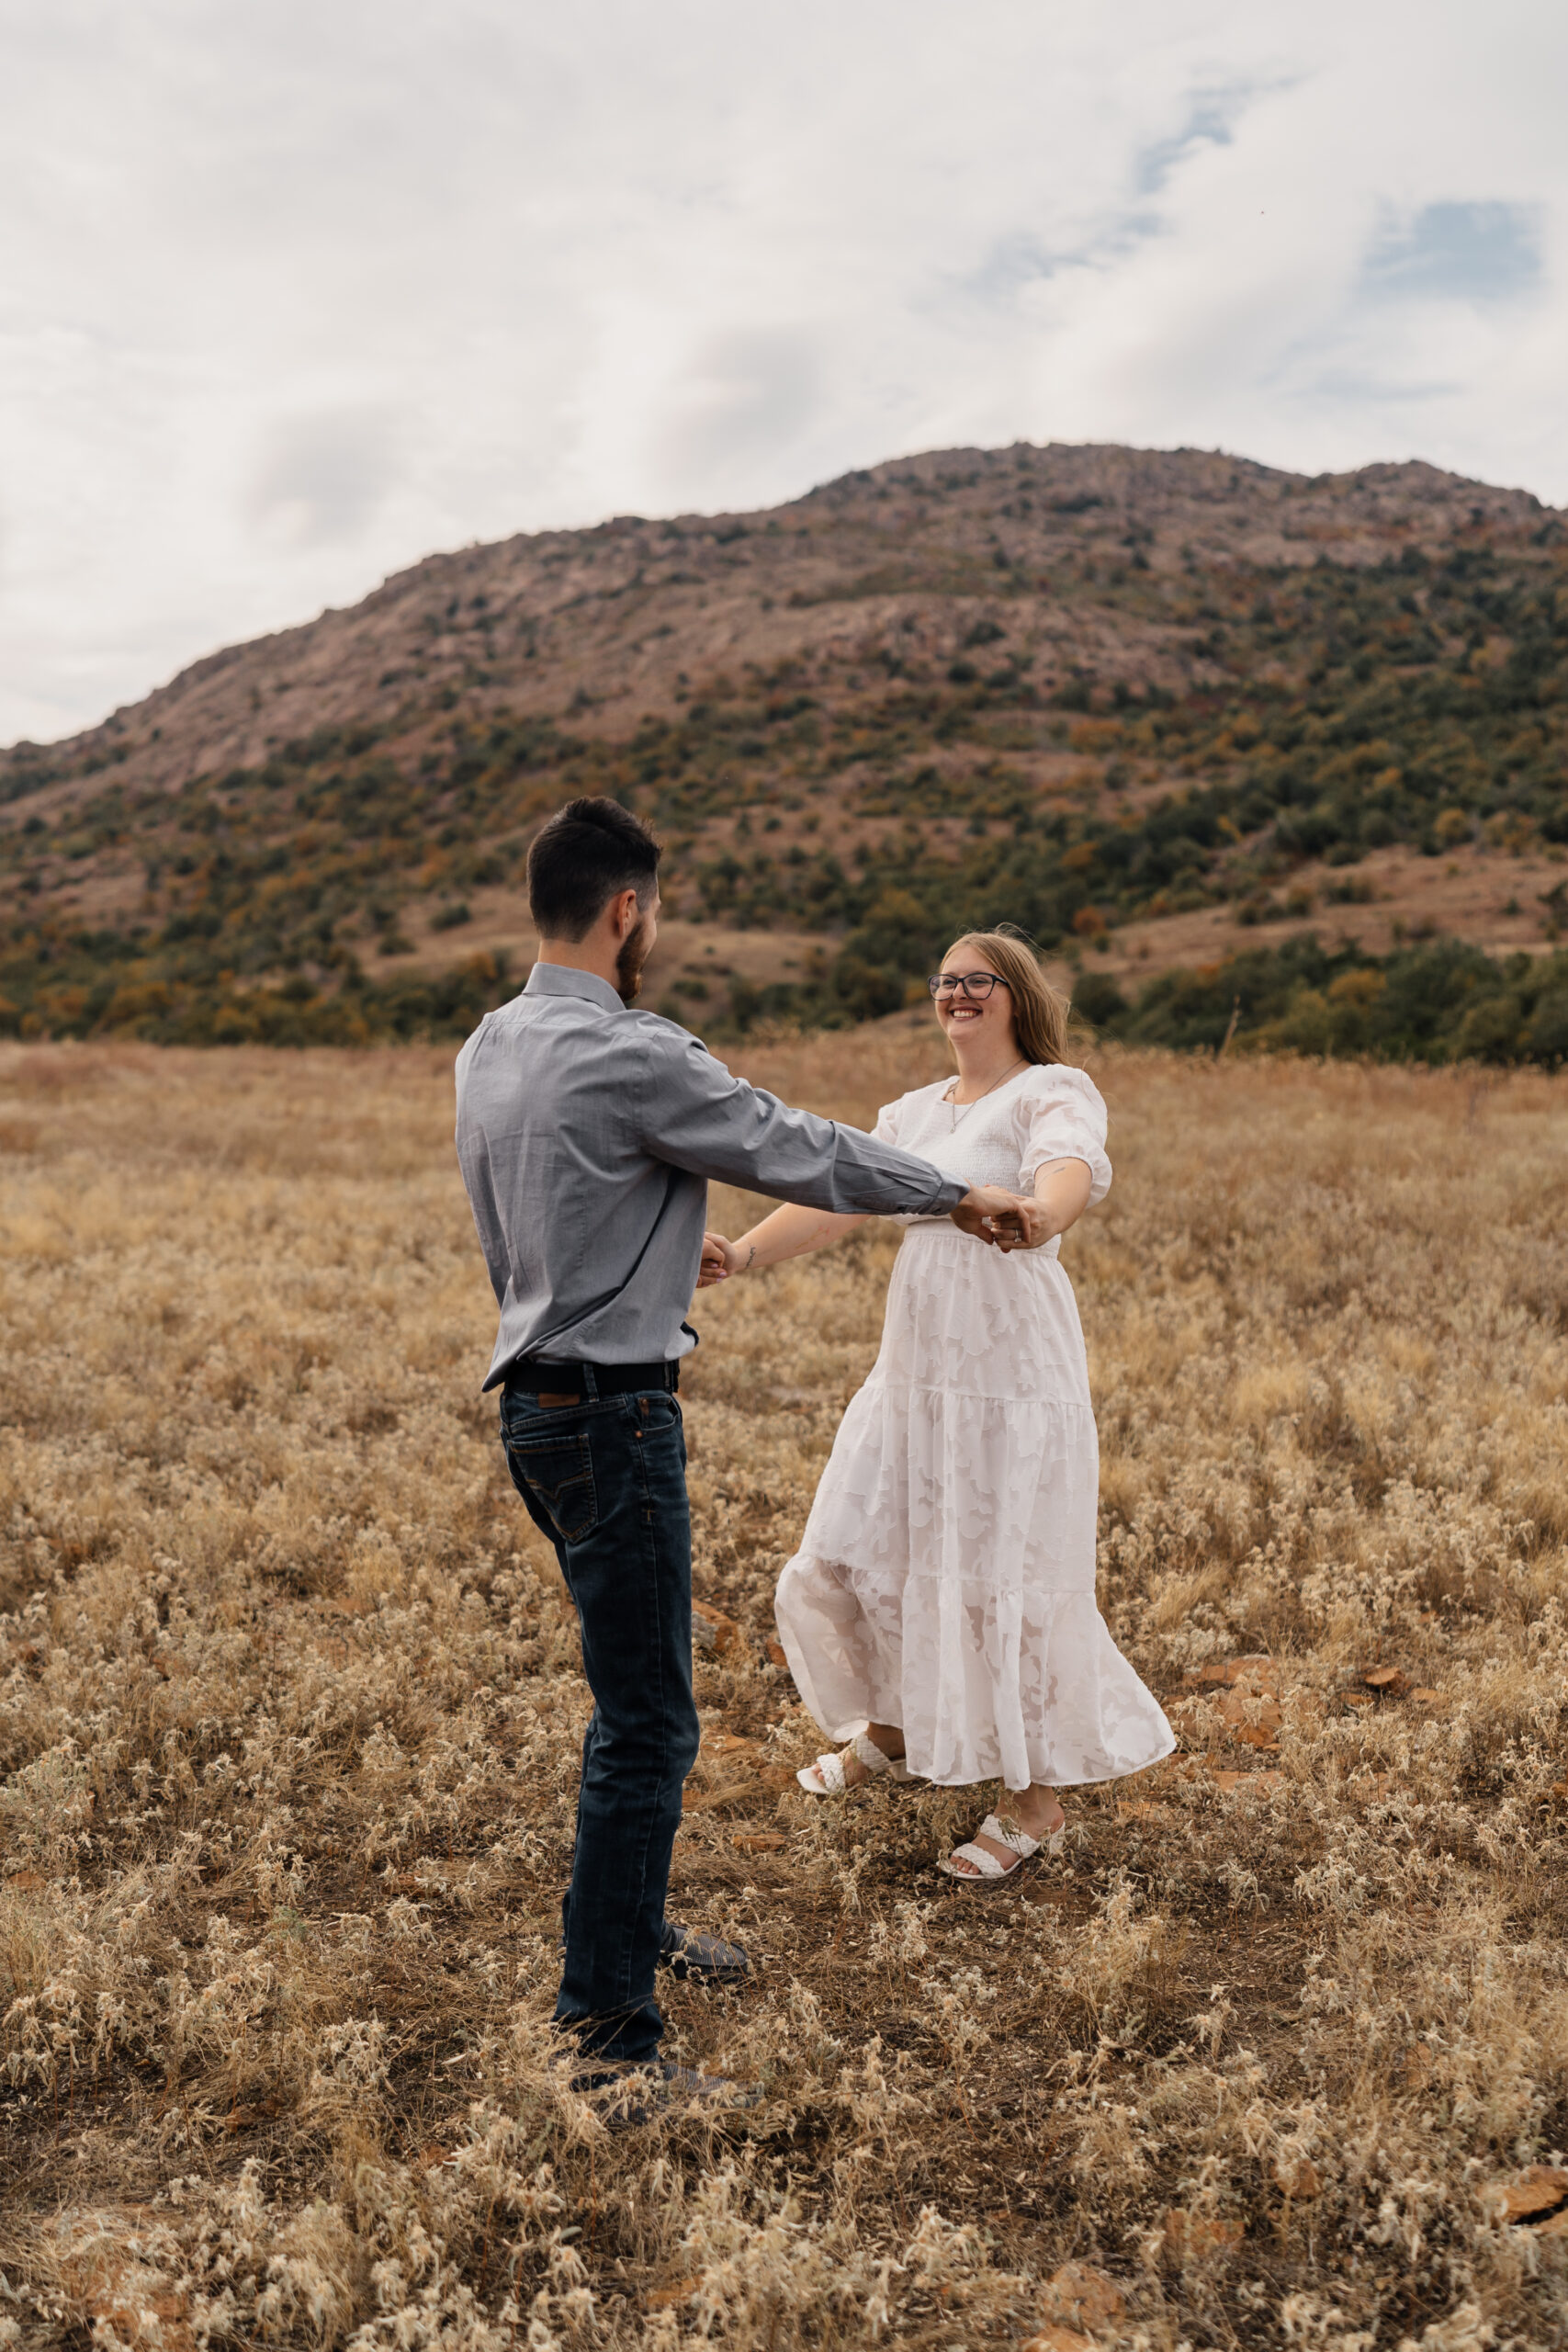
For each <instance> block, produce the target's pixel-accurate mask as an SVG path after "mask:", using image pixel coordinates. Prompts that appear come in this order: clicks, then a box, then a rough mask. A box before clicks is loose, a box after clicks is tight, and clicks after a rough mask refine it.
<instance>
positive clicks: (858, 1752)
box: [795, 1731, 914, 1797]
mask: <svg viewBox="0 0 1568 2352" xmlns="http://www.w3.org/2000/svg"><path fill="white" fill-rule="evenodd" d="M846 1756H856V1757H858V1758H860V1760H861V1762H862V1763H863V1765H864V1766H865V1769H866V1770H867V1771H868V1772H869V1773H870V1774H871V1776H872V1778H873V1780H877V1779H879V1778H881V1777H882V1776H883V1775H884V1774H886V1776H887V1777H888V1778H889V1779H891V1780H895V1781H909V1780H912V1779H913V1778H914V1775H913V1773H912V1772H911V1771H910V1770H909V1768H908V1765H907V1764H906V1763H905V1761H904V1758H902V1757H901V1756H886V1755H884V1753H883V1751H882V1749H881V1748H880V1747H878V1746H877V1744H876V1742H875V1740H874V1739H872V1738H870V1737H869V1736H868V1735H867V1734H866V1733H864V1732H863V1731H857V1732H856V1734H855V1736H854V1737H853V1739H852V1740H851V1742H850V1744H849V1746H848V1747H846V1748H843V1749H841V1750H840V1753H839V1754H838V1755H837V1756H819V1757H818V1758H817V1761H816V1763H815V1764H803V1765H802V1766H801V1768H800V1770H799V1771H798V1772H797V1773H796V1774H795V1779H796V1780H797V1781H799V1782H800V1785H801V1787H802V1788H803V1789H804V1790H805V1791H806V1793H807V1796H808V1797H841V1796H842V1795H843V1793H844V1791H845V1790H846V1789H847V1788H848V1786H849V1782H848V1781H847V1780H846V1779H845V1777H844V1758H845V1757H846ZM855 1785H856V1787H857V1788H858V1787H859V1786H860V1785H861V1783H860V1782H859V1781H857V1782H856V1783H855Z"/></svg>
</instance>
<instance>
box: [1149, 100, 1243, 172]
mask: <svg viewBox="0 0 1568 2352" xmlns="http://www.w3.org/2000/svg"><path fill="white" fill-rule="evenodd" d="M1251 95H1252V93H1251V92H1250V91H1249V90H1248V89H1247V88H1246V87H1245V86H1243V87H1241V88H1239V89H1233V90H1198V91H1194V93H1193V95H1192V96H1191V98H1190V100H1189V102H1188V106H1187V113H1186V119H1185V120H1184V121H1183V122H1182V124H1181V126H1180V128H1179V130H1175V131H1172V132H1171V133H1169V134H1168V136H1167V137H1165V138H1163V139H1156V140H1155V141H1153V142H1152V143H1151V144H1150V145H1149V146H1147V147H1144V148H1141V149H1140V150H1139V151H1138V153H1136V154H1135V155H1134V158H1133V185H1134V187H1135V188H1136V190H1137V192H1138V194H1139V195H1140V196H1158V195H1159V194H1160V192H1161V190H1162V189H1163V188H1164V187H1165V186H1166V184H1167V182H1168V180H1169V178H1170V176H1171V174H1172V173H1173V172H1174V171H1176V170H1177V169H1178V168H1179V165H1181V164H1184V163H1185V162H1186V161H1187V160H1188V158H1189V157H1190V155H1192V154H1194V153H1196V152H1197V151H1198V150H1199V149H1200V148H1202V147H1228V146H1229V145H1230V144H1231V141H1232V136H1233V132H1232V125H1233V124H1234V123H1235V119H1236V117H1237V115H1238V114H1240V112H1241V111H1242V109H1243V107H1245V106H1246V105H1247V99H1248V98H1249V97H1250V96H1251Z"/></svg>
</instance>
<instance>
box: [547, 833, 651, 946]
mask: <svg viewBox="0 0 1568 2352" xmlns="http://www.w3.org/2000/svg"><path fill="white" fill-rule="evenodd" d="M659 860H660V847H659V843H658V842H656V841H655V840H654V838H653V835H652V834H651V833H650V832H649V830H648V827H647V826H646V825H645V824H644V823H643V821H642V819H641V818H640V817H634V816H633V815H632V813H631V810H630V809H623V808H622V807H621V804H620V802H619V801H618V800H604V799H588V800H569V801H568V802H567V804H566V807H565V808H564V809H557V810H556V813H555V815H554V816H553V817H552V818H551V819H550V820H549V822H548V824H547V825H541V826H540V828H539V831H537V832H536V834H535V836H534V841H533V846H532V847H531V848H530V850H529V852H528V911H529V913H530V914H531V915H532V916H533V918H534V924H535V928H536V931H537V932H538V934H539V936H540V938H541V939H572V940H577V939H584V938H586V937H587V935H588V933H589V932H590V931H592V928H593V925H594V924H595V923H596V922H598V920H599V917H600V916H601V915H602V914H603V913H604V909H605V907H606V906H607V905H608V904H609V902H610V900H611V899H614V898H616V897H618V896H619V894H620V892H621V891H623V890H635V891H636V892H637V904H638V906H646V905H647V904H648V902H649V899H651V898H652V896H653V891H654V886H655V885H656V883H657V882H658V879H659Z"/></svg>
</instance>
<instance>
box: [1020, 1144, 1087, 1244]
mask: <svg viewBox="0 0 1568 2352" xmlns="http://www.w3.org/2000/svg"><path fill="white" fill-rule="evenodd" d="M1091 1182H1092V1180H1091V1178H1090V1176H1089V1168H1088V1165H1087V1163H1086V1162H1085V1161H1084V1160H1081V1159H1053V1160H1052V1161H1050V1162H1049V1164H1048V1165H1047V1166H1046V1167H1044V1168H1042V1169H1041V1170H1039V1171H1038V1173H1037V1174H1036V1176H1035V1179H1034V1197H1035V1199H1036V1200H1037V1201H1038V1202H1039V1203H1040V1204H1041V1205H1042V1207H1043V1209H1044V1211H1045V1216H1046V1223H1047V1227H1048V1230H1047V1231H1046V1232H1045V1233H1044V1234H1043V1236H1042V1237H1041V1238H1042V1239H1043V1240H1046V1241H1053V1240H1055V1237H1056V1236H1057V1234H1059V1233H1066V1230H1067V1227H1069V1226H1070V1225H1077V1221H1078V1219H1079V1217H1080V1216H1082V1215H1083V1213H1084V1211H1085V1209H1087V1208H1088V1206H1089V1190H1090V1185H1091Z"/></svg>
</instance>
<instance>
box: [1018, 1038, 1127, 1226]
mask: <svg viewBox="0 0 1568 2352" xmlns="http://www.w3.org/2000/svg"><path fill="white" fill-rule="evenodd" d="M1019 1111H1020V1115H1021V1120H1022V1123H1023V1126H1024V1135H1023V1138H1022V1143H1023V1151H1022V1165H1021V1171H1020V1172H1021V1180H1022V1183H1023V1187H1024V1190H1025V1191H1026V1192H1032V1190H1033V1188H1034V1179H1035V1177H1036V1176H1037V1175H1038V1174H1039V1172H1040V1170H1041V1169H1042V1168H1045V1167H1048V1166H1049V1164H1050V1162H1051V1161H1052V1160H1053V1159H1081V1160H1082V1161H1083V1162H1084V1164H1085V1166H1086V1167H1087V1168H1088V1170H1089V1201H1090V1203H1091V1204H1093V1203H1094V1202H1095V1201H1102V1200H1103V1199H1104V1198H1105V1195H1106V1194H1107V1193H1109V1191H1110V1190H1111V1162H1110V1160H1109V1159H1107V1158H1106V1156H1105V1130H1106V1124H1107V1122H1106V1113H1105V1103H1104V1099H1103V1097H1102V1096H1101V1094H1100V1089H1099V1087H1098V1086H1096V1084H1095V1082H1094V1080H1093V1079H1091V1078H1089V1077H1088V1076H1087V1075H1086V1074H1085V1072H1084V1071H1082V1070H1081V1069H1069V1068H1068V1067H1067V1066H1066V1064H1065V1063H1042V1064H1040V1065H1039V1066H1038V1067H1037V1068H1036V1069H1034V1070H1033V1071H1032V1072H1031V1075H1030V1079H1029V1082H1028V1083H1027V1085H1025V1086H1024V1087H1022V1088H1021V1090H1020V1103H1019Z"/></svg>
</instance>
